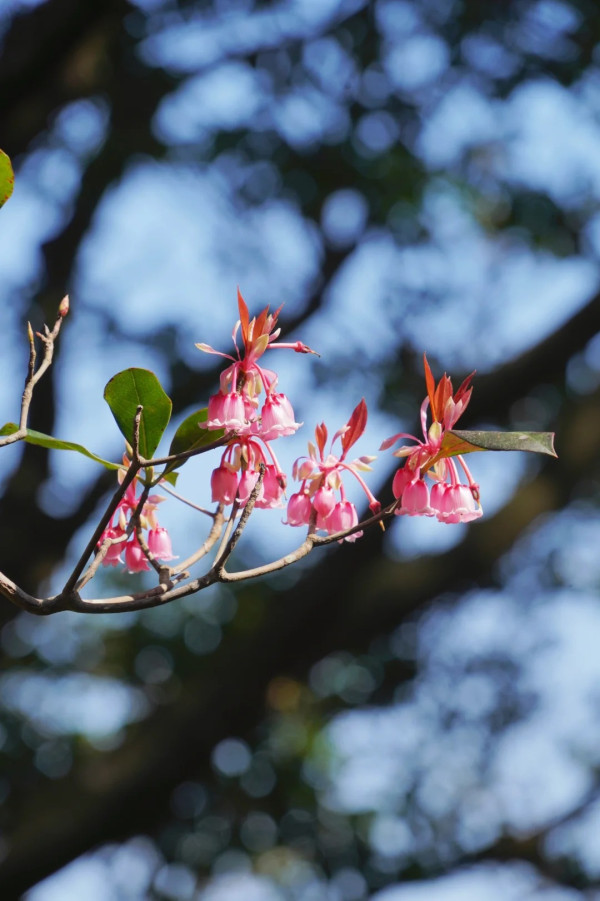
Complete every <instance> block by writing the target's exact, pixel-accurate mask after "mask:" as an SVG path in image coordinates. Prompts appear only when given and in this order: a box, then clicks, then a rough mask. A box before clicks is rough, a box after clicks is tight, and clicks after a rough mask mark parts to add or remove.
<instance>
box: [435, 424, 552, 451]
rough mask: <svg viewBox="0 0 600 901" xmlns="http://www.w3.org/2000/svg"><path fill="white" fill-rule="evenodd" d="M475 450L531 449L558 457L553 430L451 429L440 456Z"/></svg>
mask: <svg viewBox="0 0 600 901" xmlns="http://www.w3.org/2000/svg"><path fill="white" fill-rule="evenodd" d="M474 451H530V452H531V453H534V454H548V455H549V456H551V457H556V451H555V450H554V433H553V432H469V431H463V430H459V429H451V430H450V431H448V432H446V433H445V435H444V437H443V439H442V446H441V450H440V456H442V457H455V456H456V455H457V454H470V453H473V452H474Z"/></svg>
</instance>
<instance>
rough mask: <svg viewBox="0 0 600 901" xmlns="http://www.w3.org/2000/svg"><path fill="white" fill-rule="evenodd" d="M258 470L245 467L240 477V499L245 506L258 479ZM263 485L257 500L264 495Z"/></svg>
mask: <svg viewBox="0 0 600 901" xmlns="http://www.w3.org/2000/svg"><path fill="white" fill-rule="evenodd" d="M258 475H259V474H258V471H255V470H252V469H245V470H244V472H243V473H242V475H241V478H240V484H239V486H238V501H239V502H240V504H241V505H242V506H245V505H246V504H247V502H248V498H249V497H250V495H251V494H252V491H253V489H254V486H255V485H256V482H257V481H258ZM262 493H263V486H262V485H261V486H260V491H259V493H258V498H257V501H258V500H259V499H260V498H261V497H262Z"/></svg>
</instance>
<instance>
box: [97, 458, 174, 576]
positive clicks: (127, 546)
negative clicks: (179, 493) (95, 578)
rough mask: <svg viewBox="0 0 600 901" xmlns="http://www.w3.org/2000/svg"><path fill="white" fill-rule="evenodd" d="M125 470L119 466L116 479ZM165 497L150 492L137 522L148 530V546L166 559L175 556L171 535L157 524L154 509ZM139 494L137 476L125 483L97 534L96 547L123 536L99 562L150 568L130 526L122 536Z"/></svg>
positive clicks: (132, 570) (133, 568) (130, 568)
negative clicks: (117, 499)
mask: <svg viewBox="0 0 600 901" xmlns="http://www.w3.org/2000/svg"><path fill="white" fill-rule="evenodd" d="M123 464H124V466H125V468H127V466H128V465H129V460H128V459H127V457H124V458H123ZM124 475H125V470H119V480H120V481H122V480H123V477H124ZM163 500H164V498H163V497H161V495H159V494H151V495H149V497H148V500H147V501H146V503H145V504H144V506H143V508H142V511H141V513H140V517H139V522H140V526H141V527H142V529H144V530H147V532H148V535H147V538H146V543H147V545H148V550H149V551H150V553H151V554H152V556H153V557H155V559H156V560H160V561H162V562H166V561H167V560H174V559H175V557H174V556H173V551H172V547H171V539H170V537H169V533H168V532H167V530H166V529H163V528H162V527H161V526H159V524H158V520H157V518H156V510H157V508H158V505H159V504H160V502H161V501H163ZM138 501H139V497H138V496H137V489H136V479H134V480H133V482H132V483H131V484H130V485H128V487H127V489H126V491H125V494H124V495H123V497H122V498H121V501H120V502H119V505H118V507H117V509H116V510H115V512H114V514H113V516H112V518H111V521H110V523H109V524H108V526H107V527H106V529H105V530H104V532H103V533H102V535H101V536H100V540H99V541H98V547H99V548H100V547H101V546H102V544H103V543H104V541H105V540H106V539H107V538H112V539H123V540H122V541H119V543H118V544H111V545H110V546H109V548H108V551H107V552H106V556H105V557H104V560H103V561H102V563H103V564H104V566H117V565H118V564H119V563H123V562H124V563H125V567H126V568H127V570H128V571H129V572H130V573H138V572H143V571H144V570H147V569H150V566H149V565H148V560H147V558H146V555H145V553H144V551H143V550H142V547H141V545H140V543H139V541H138V539H137V535H136V533H135V530H133V529H132V530H131V531H130V534H129V536H128V537H127V538H126V539H125V538H124V536H126V535H127V532H128V530H129V528H130V520H131V516H132V514H133V512H134V510H135V509H136V508H137V505H138ZM123 551H124V552H125V560H124V561H123V559H122V557H121V553H122V552H123Z"/></svg>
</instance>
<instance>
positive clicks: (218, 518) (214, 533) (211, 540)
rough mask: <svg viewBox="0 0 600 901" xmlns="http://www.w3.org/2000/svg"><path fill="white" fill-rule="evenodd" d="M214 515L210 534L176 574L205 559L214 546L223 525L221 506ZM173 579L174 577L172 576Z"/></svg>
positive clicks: (179, 567) (223, 518) (184, 561)
mask: <svg viewBox="0 0 600 901" xmlns="http://www.w3.org/2000/svg"><path fill="white" fill-rule="evenodd" d="M213 515H214V522H213V524H212V526H211V529H210V532H209V533H208V536H207V538H206V541H205V542H204V543H203V545H202V547H200V548H198V550H197V551H196V552H195V553H193V554H192V555H191V556H190V557H188V558H187V559H186V560H183V561H182V562H181V563H180V564H179V566H178V567H177V572H181V571H182V570H186V569H189V568H190V567H191V566H193V565H194V564H195V563H197V562H198V560H201V559H202V557H205V556H206V555H207V554H208V552H209V551H210V550H212V548H213V547H214V546H215V544H216V543H217V541H218V540H219V537H220V535H221V532H222V531H223V524H224V522H225V517H224V516H223V504H219V506H218V508H217V512H216V513H215V514H213ZM173 578H175V576H173Z"/></svg>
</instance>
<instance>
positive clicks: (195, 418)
mask: <svg viewBox="0 0 600 901" xmlns="http://www.w3.org/2000/svg"><path fill="white" fill-rule="evenodd" d="M207 414H208V409H207V407H202V409H200V410H195V411H194V412H193V413H190V415H189V416H186V418H185V419H184V420H183V422H182V423H181V425H180V426H179V428H178V429H177V431H176V432H175V434H174V435H173V440H172V441H171V447H170V448H169V455H171V454H183V453H185V452H186V451H192V450H200V448H202V447H204V446H205V445H212V444H214V443H215V442H216V441H220V440H221V439H222V438H224V437H225V430H224V429H215V430H212V429H211V431H208V429H206V428H204V427H203V426H202V423H204V422H206V419H207ZM179 465H181V464H179V463H170V464H169V465H168V466H167V468H166V469H165V472H169V471H171V470H172V469H174V468H175V467H177V466H179Z"/></svg>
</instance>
